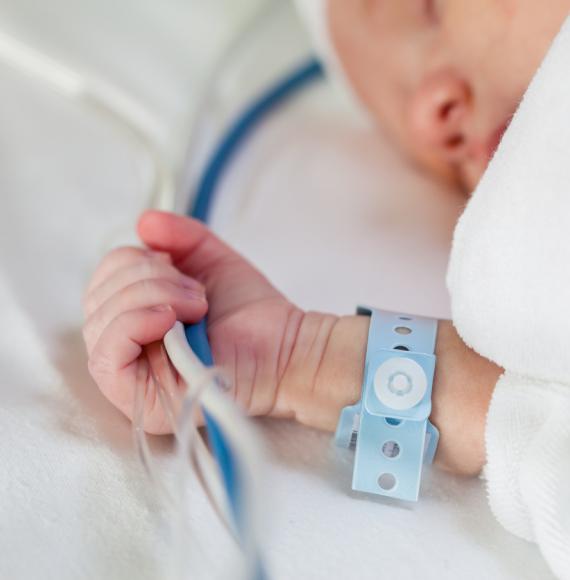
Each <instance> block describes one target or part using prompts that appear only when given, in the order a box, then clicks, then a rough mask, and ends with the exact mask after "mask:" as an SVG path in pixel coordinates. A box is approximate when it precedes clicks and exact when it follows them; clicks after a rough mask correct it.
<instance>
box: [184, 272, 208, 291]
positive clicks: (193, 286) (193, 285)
mask: <svg viewBox="0 0 570 580" xmlns="http://www.w3.org/2000/svg"><path fill="white" fill-rule="evenodd" d="M182 287H183V288H186V289H187V290H196V291H197V292H200V293H201V294H202V295H204V293H205V290H204V286H203V285H202V284H200V282H198V280H195V279H194V278H190V276H182Z"/></svg>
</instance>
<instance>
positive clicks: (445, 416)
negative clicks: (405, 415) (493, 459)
mask: <svg viewBox="0 0 570 580" xmlns="http://www.w3.org/2000/svg"><path fill="white" fill-rule="evenodd" d="M369 321H370V319H369V318H368V317H366V316H344V317H338V316H333V315H329V314H321V313H315V312H309V313H302V314H301V315H299V317H298V318H297V320H296V327H295V339H294V340H293V341H292V346H291V348H290V352H289V353H287V363H286V365H285V369H284V372H283V374H282V378H281V380H280V383H279V388H278V397H277V403H276V409H275V411H276V413H275V414H276V415H280V416H288V417H293V418H295V419H297V420H298V421H299V422H300V423H303V424H305V425H308V426H310V427H315V428H318V429H323V430H327V431H334V430H335V428H336V425H337V422H338V418H339V415H340V412H341V410H342V409H343V408H344V407H346V406H348V405H353V404H355V403H356V402H358V400H359V399H360V395H361V389H362V378H363V372H364V363H365V358H366V347H367V342H368V329H369ZM436 355H437V357H438V360H437V365H436V374H435V377H434V386H433V395H432V414H431V416H430V419H431V421H432V422H433V423H434V424H435V425H436V427H438V429H439V430H440V434H441V438H440V444H439V448H438V453H437V455H436V463H437V464H439V465H440V466H441V467H443V468H444V469H447V470H448V471H452V472H455V473H461V474H465V475H474V474H476V473H478V472H479V471H480V470H481V468H482V467H483V464H484V461H485V447H484V429H485V418H486V414H487V409H488V406H489V401H490V398H491V395H492V392H493V389H494V386H495V384H496V382H497V379H498V377H499V375H500V373H501V369H500V368H499V367H497V366H496V365H494V364H493V363H491V362H490V361H488V360H486V359H484V358H483V357H481V356H479V355H478V354H477V353H475V352H474V351H472V350H471V349H470V348H469V347H467V346H466V345H465V343H464V342H463V341H462V340H461V338H460V337H459V336H458V334H457V332H456V331H455V329H454V327H453V325H452V324H451V323H450V322H448V321H442V322H440V324H439V331H438V337H437V343H436Z"/></svg>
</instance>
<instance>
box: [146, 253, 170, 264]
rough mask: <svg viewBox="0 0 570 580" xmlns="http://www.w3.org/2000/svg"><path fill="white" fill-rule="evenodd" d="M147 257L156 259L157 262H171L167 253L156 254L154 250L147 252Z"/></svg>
mask: <svg viewBox="0 0 570 580" xmlns="http://www.w3.org/2000/svg"><path fill="white" fill-rule="evenodd" d="M148 255H149V257H151V258H157V259H158V260H164V261H165V262H172V258H171V257H170V254H169V253H168V252H156V251H154V250H149V251H148Z"/></svg>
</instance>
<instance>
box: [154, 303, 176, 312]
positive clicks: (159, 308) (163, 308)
mask: <svg viewBox="0 0 570 580" xmlns="http://www.w3.org/2000/svg"><path fill="white" fill-rule="evenodd" d="M150 309H151V310H152V311H153V312H168V311H169V310H172V306H170V304H158V305H156V306H151V307H150Z"/></svg>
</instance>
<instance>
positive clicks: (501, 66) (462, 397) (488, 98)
mask: <svg viewBox="0 0 570 580" xmlns="http://www.w3.org/2000/svg"><path fill="white" fill-rule="evenodd" d="M306 1H307V2H309V1H311V0H306ZM569 11H570V0H550V1H549V3H548V10H546V9H545V6H544V3H539V2H535V0H478V1H477V2H473V1H472V0H330V1H329V2H328V7H327V13H328V23H329V29H330V39H331V41H332V44H333V45H334V48H335V54H336V57H335V58H336V61H337V63H338V64H340V67H341V69H342V72H343V74H344V76H345V77H346V78H347V79H348V80H349V82H350V85H351V87H352V90H353V92H354V93H355V95H356V96H357V97H358V98H359V100H360V101H361V102H362V103H363V104H364V105H365V106H366V107H367V109H368V110H369V111H370V113H371V115H372V117H373V118H374V119H375V120H376V121H377V123H378V125H379V127H380V128H381V129H382V130H384V131H386V132H387V133H388V134H389V135H390V136H391V137H392V138H393V139H394V141H395V142H396V143H397V144H398V145H399V146H400V147H401V148H402V149H403V150H404V151H405V152H406V153H408V154H409V155H410V156H411V157H412V158H413V159H415V160H416V161H417V163H418V164H420V165H421V166H423V167H425V168H426V169H427V170H429V171H430V172H432V173H433V174H434V175H435V176H437V178H438V179H442V180H445V181H448V182H452V183H454V184H456V185H457V186H459V187H461V188H462V189H463V190H464V191H465V192H470V191H471V190H472V189H473V188H474V187H475V185H476V184H477V182H478V180H479V178H480V177H481V175H482V174H483V172H484V171H485V168H486V166H487V164H488V162H489V160H490V158H491V156H492V155H493V152H494V150H495V149H496V147H497V145H498V143H499V141H500V139H501V136H502V134H503V132H504V131H505V129H506V127H507V126H508V123H509V120H510V118H511V116H512V115H513V113H514V111H515V110H516V108H517V106H518V103H519V101H520V99H521V97H522V95H523V93H524V92H525V90H526V88H527V86H528V84H529V83H530V81H531V79H532V77H533V74H534V72H535V71H536V69H537V67H538V65H539V64H540V62H541V60H542V58H543V57H544V55H545V53H546V51H547V49H548V47H549V45H550V42H551V41H552V39H553V38H554V36H555V35H556V33H557V32H558V30H559V28H560V26H561V24H562V22H563V21H564V18H565V17H566V16H567V14H568V13H569ZM138 231H139V235H140V238H141V240H142V242H143V243H144V244H145V245H146V247H147V248H148V249H146V250H144V249H139V248H121V249H118V250H115V251H113V252H111V253H110V254H109V255H108V256H106V257H105V258H104V260H103V261H102V263H101V265H100V266H99V268H98V269H97V271H96V272H95V274H94V276H93V279H92V281H91V283H90V285H89V288H88V290H87V293H86V298H85V313H86V317H87V321H86V324H85V327H84V337H85V341H86V345H87V349H88V353H89V369H90V372H91V374H92V375H93V377H94V379H95V381H96V382H97V384H98V385H99V387H100V388H101V390H102V392H103V393H104V394H105V396H106V397H108V399H109V400H110V401H111V402H112V403H113V404H114V405H116V406H117V407H118V408H119V409H120V410H121V411H122V412H123V413H125V415H127V416H128V417H131V414H132V408H133V400H134V391H135V388H136V386H137V385H136V377H137V369H138V365H139V355H140V353H141V348H142V346H144V345H146V344H148V343H151V342H154V341H156V340H160V339H161V338H162V337H163V336H164V334H165V333H166V332H167V331H168V330H169V329H170V328H171V327H172V325H173V324H174V322H175V320H181V321H183V322H196V321H198V320H200V319H201V318H203V317H204V316H205V314H206V312H207V313H208V335H209V339H210V342H211V345H212V351H213V355H214V359H215V362H216V364H217V365H219V366H221V367H223V368H224V369H225V370H226V371H227V372H228V374H229V375H230V376H231V377H233V379H234V381H233V382H234V385H233V389H234V391H233V395H234V396H235V398H236V400H237V401H238V402H239V403H240V404H241V405H242V406H243V408H244V409H246V410H247V412H248V413H250V414H251V415H269V416H273V417H283V418H292V419H296V420H298V421H300V422H301V423H304V424H306V425H310V426H314V427H317V428H321V429H326V430H331V431H332V430H334V429H335V427H336V424H337V421H338V417H339V413H340V411H341V409H342V408H343V407H345V406H347V405H352V404H354V403H356V402H357V401H358V400H359V398H360V390H361V385H362V375H363V366H364V359H365V352H366V344H367V336H368V326H369V318H367V317H363V316H344V317H338V316H333V315H330V314H324V313H317V312H304V311H303V310H301V309H300V308H298V307H297V306H296V305H294V304H292V303H291V302H289V301H288V300H287V299H286V298H285V297H284V296H283V295H282V294H281V293H280V292H279V291H278V290H277V289H276V288H274V287H273V286H272V284H271V283H270V282H269V281H268V280H267V279H266V278H265V277H264V276H263V275H262V273H260V272H259V271H257V270H256V269H255V268H254V267H252V266H251V265H250V264H249V263H248V262H247V261H246V260H245V259H244V258H242V257H241V256H240V255H238V254H237V253H236V252H234V251H233V250H232V249H231V248H230V247H228V246H227V245H226V244H224V243H223V242H222V241H220V240H219V239H218V238H216V236H215V235H214V234H212V233H211V232H210V231H209V230H208V229H207V228H206V227H204V226H203V225H202V224H200V223H198V222H196V221H193V220H191V219H187V218H183V217H178V216H175V215H172V214H167V213H162V212H147V213H145V214H144V215H143V216H142V217H141V219H140V222H139V228H138ZM436 355H437V367H436V373H435V379H434V385H433V409H432V414H431V416H430V420H431V421H432V423H433V424H434V425H435V426H436V427H438V429H439V431H440V444H439V447H438V452H437V455H436V463H437V464H439V465H440V466H442V467H443V468H445V469H448V470H451V471H454V472H457V473H462V474H476V473H478V472H479V471H480V470H481V468H482V466H483V464H484V462H485V448H484V430H485V418H486V414H487V409H488V406H489V401H490V398H491V395H492V393H493V388H494V386H495V384H496V382H497V380H498V377H499V375H500V374H501V372H502V370H501V369H500V368H499V367H497V366H496V365H495V364H493V363H491V362H490V361H488V360H486V359H485V358H483V357H481V356H479V355H478V354H477V353H475V352H474V351H472V350H471V349H469V348H468V347H467V346H466V345H465V344H464V343H463V341H462V340H461V338H460V337H459V336H458V334H457V332H456V331H455V329H454V327H453V324H452V323H451V322H449V321H441V322H440V324H439V331H438V337H437V345H436ZM148 380H149V381H150V378H148ZM147 392H148V395H147V399H148V400H147V401H146V403H147V404H146V416H145V428H146V429H147V431H149V432H151V433H167V432H168V423H167V421H166V418H165V416H164V414H163V411H162V409H161V407H160V405H159V404H158V403H157V401H156V397H155V393H154V392H153V390H152V388H149V389H147Z"/></svg>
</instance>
